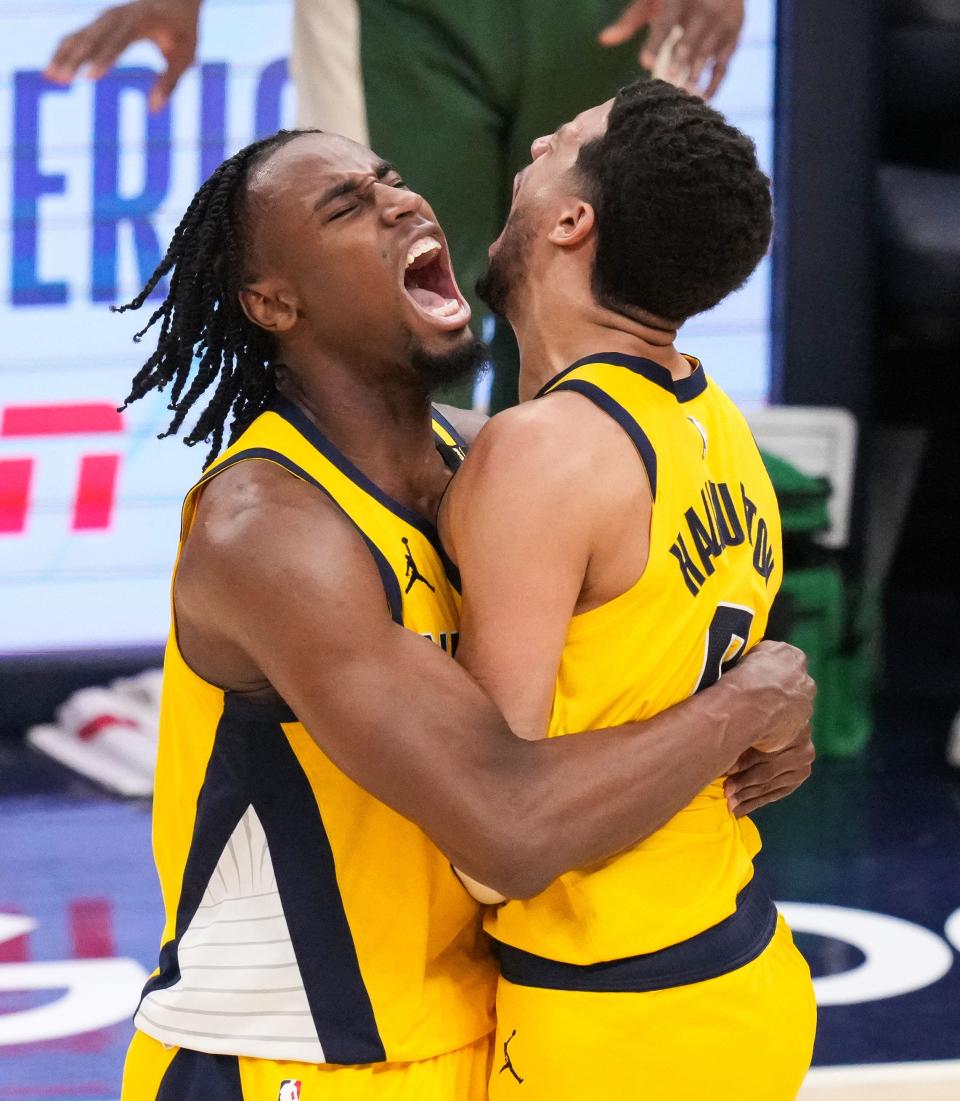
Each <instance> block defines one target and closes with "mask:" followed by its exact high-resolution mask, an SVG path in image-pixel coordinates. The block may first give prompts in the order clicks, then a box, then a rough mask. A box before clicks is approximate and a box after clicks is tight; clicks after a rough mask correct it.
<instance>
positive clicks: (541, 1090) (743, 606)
mask: <svg viewBox="0 0 960 1101" xmlns="http://www.w3.org/2000/svg"><path fill="white" fill-rule="evenodd" d="M531 155H532V162H531V163H530V164H529V165H528V166H527V167H526V168H525V169H524V170H523V172H522V173H521V174H520V175H519V176H518V178H517V181H516V184H515V191H514V200H513V208H512V211H511V214H510V218H509V219H508V221H507V225H506V228H505V229H504V231H503V234H502V235H501V237H500V238H499V240H498V241H496V242H495V243H494V245H493V246H492V247H491V264H490V269H489V272H488V274H487V276H486V277H485V278H484V279H483V280H481V284H480V292H481V293H482V294H484V295H485V296H486V298H487V301H488V303H489V304H490V305H491V307H493V308H495V309H497V310H498V312H500V313H501V314H502V315H505V316H506V317H507V318H508V319H509V321H510V323H511V325H512V326H513V328H514V331H515V332H516V334H517V337H518V340H519V343H520V348H521V364H522V368H521V397H522V398H524V399H534V398H536V399H537V400H526V401H524V402H523V404H521V405H520V406H518V407H517V408H515V409H512V410H509V411H508V412H506V413H503V414H501V415H500V416H498V417H495V418H494V419H493V420H492V421H490V423H489V424H488V425H487V426H486V427H485V428H484V429H483V430H482V431H481V432H480V434H479V436H478V438H477V441H476V444H475V445H474V447H473V449H472V451H471V454H470V456H469V457H468V458H467V460H466V462H465V463H464V466H463V470H462V472H461V473H460V474H459V475H458V476H457V478H456V480H455V481H454V484H453V486H452V488H451V491H450V492H449V493H448V494H447V495H446V497H445V499H444V504H443V508H442V510H441V517H440V520H441V523H440V531H441V535H442V537H443V540H444V544H445V546H446V548H447V550H448V551H449V552H450V554H451V556H452V557H453V558H454V559H455V561H456V563H457V565H458V567H459V568H460V570H461V571H462V577H463V608H462V635H461V644H460V648H459V652H458V660H459V661H460V662H462V664H463V665H464V666H465V668H466V669H467V670H468V671H469V672H471V673H472V674H473V675H474V676H475V677H476V678H477V680H478V681H479V682H480V684H481V685H483V687H484V688H485V689H486V691H487V692H488V693H489V694H490V696H491V697H492V698H493V700H494V701H495V702H496V703H497V704H498V706H499V707H500V708H501V710H502V712H503V714H504V716H505V717H506V719H507V721H508V723H509V724H510V726H511V729H513V730H514V731H515V732H516V733H517V734H519V735H521V736H523V737H525V738H531V739H549V740H554V739H556V740H558V741H565V740H566V739H565V738H563V737H559V736H560V735H564V734H569V733H571V732H576V731H579V730H582V729H584V728H585V727H593V726H607V725H610V724H611V723H618V722H622V721H624V720H625V719H626V718H630V719H633V718H635V717H637V716H644V717H647V716H651V715H655V714H657V712H659V711H662V710H663V709H664V708H666V707H670V706H671V705H672V704H675V703H677V702H678V701H679V700H682V699H684V698H686V697H689V696H690V695H691V694H693V693H694V692H699V691H702V690H703V689H705V688H707V686H709V685H711V684H714V683H715V682H717V681H718V678H720V675H721V673H724V674H725V675H729V674H727V673H726V670H728V669H729V668H730V666H731V664H733V663H734V662H735V661H736V659H737V658H738V657H739V656H740V654H741V653H742V652H744V651H745V650H747V649H749V648H750V647H752V646H753V645H755V644H756V642H757V640H758V639H760V638H762V637H763V634H764V630H765V628H766V623H767V616H768V614H769V611H770V606H771V603H772V601H773V599H774V597H775V595H776V592H777V589H778V587H779V584H780V577H781V574H782V552H781V545H780V518H779V514H778V509H777V502H776V498H775V496H774V493H773V487H772V485H771V484H770V479H769V477H768V476H767V474H766V471H765V469H764V466H763V462H762V460H761V458H760V454H759V452H758V450H757V446H756V444H755V443H754V441H753V437H752V436H751V434H750V430H749V428H748V427H747V424H746V422H745V421H744V419H743V417H742V415H741V414H740V413H739V411H738V410H737V409H736V407H735V406H734V405H733V403H732V402H731V401H730V399H729V398H728V397H727V396H726V395H725V394H723V393H722V391H721V390H720V389H719V388H718V386H717V384H716V383H715V382H714V381H712V380H711V379H709V378H708V377H707V375H706V374H705V373H704V369H703V367H702V366H701V365H700V364H699V363H698V362H697V361H696V360H693V359H691V358H689V357H686V356H683V355H681V354H680V353H679V352H678V351H677V350H676V348H675V347H674V340H675V338H676V330H677V329H678V328H679V327H680V325H681V324H682V323H683V322H684V321H685V320H686V319H687V318H688V317H690V316H693V315H695V314H698V313H700V312H702V311H703V310H707V309H710V308H711V307H713V306H715V305H716V304H717V303H718V302H719V301H720V300H721V299H723V298H724V297H726V295H727V294H729V293H730V292H731V291H733V290H735V289H736V288H737V287H738V286H740V285H741V284H742V283H743V282H744V280H745V279H746V278H747V277H748V276H749V275H750V273H751V272H752V271H753V269H754V268H755V267H756V265H757V264H758V263H759V261H760V259H761V257H762V256H763V254H764V252H765V251H766V248H767V244H768V242H769V238H770V229H771V213H770V191H769V182H768V180H767V179H766V177H765V176H764V175H763V173H762V172H761V171H760V168H759V167H758V165H757V161H756V154H755V151H754V148H753V145H752V143H751V142H750V141H749V139H747V138H746V137H744V135H743V134H741V133H740V132H739V131H738V130H735V129H734V128H733V127H732V126H729V125H728V124H727V123H726V122H725V121H724V119H723V118H722V116H720V115H719V114H717V112H716V111H714V110H712V109H711V108H710V107H708V106H707V105H706V104H705V103H703V101H702V100H700V99H699V98H697V97H696V96H691V95H689V94H688V93H686V92H684V91H682V90H680V89H677V88H674V87H672V86H671V85H669V84H665V83H663V82H661V81H656V80H653V81H649V82H646V83H642V84H634V85H631V86H629V87H627V88H624V89H623V90H622V91H621V92H620V94H619V95H618V96H617V98H616V99H615V100H613V101H611V102H610V103H606V104H603V105H602V106H600V107H596V108H593V109H592V110H590V111H587V112H584V113H583V114H581V115H579V116H578V117H577V118H575V119H574V120H573V121H572V122H570V123H568V124H566V125H565V126H563V127H561V128H560V129H559V130H558V131H557V132H556V133H554V134H551V135H549V136H548V137H544V138H539V139H538V140H537V141H536V142H534V144H533V147H532V150H531ZM545 532H549V534H550V538H549V539H545V538H544V533H545ZM719 683H721V684H722V683H723V682H722V680H720V682H719ZM704 733H705V734H706V731H704ZM541 744H543V743H542V742H541ZM717 776H718V777H720V779H717V778H716V777H711V781H710V782H709V783H708V784H706V785H704V788H703V790H702V791H700V792H698V793H696V795H695V796H694V797H693V798H692V799H691V800H690V802H689V804H688V805H686V806H684V807H683V808H682V809H680V810H679V813H677V814H676V815H674V816H673V817H672V818H671V820H670V821H669V822H667V823H665V824H663V825H662V827H661V828H660V829H658V830H657V831H655V832H654V833H653V834H651V835H650V836H648V837H647V838H645V839H644V840H643V841H642V842H641V843H639V844H637V845H634V846H632V847H630V848H629V849H627V850H626V851H624V852H621V853H619V854H618V855H617V856H616V857H614V858H613V859H612V860H604V861H600V862H595V863H593V864H592V865H590V866H588V867H581V868H577V869H574V870H572V871H569V872H566V873H564V874H562V875H561V876H559V877H558V878H557V879H556V880H555V881H554V882H552V883H551V884H550V885H549V886H548V887H547V888H546V890H544V891H542V892H540V893H539V894H538V895H536V896H535V897H533V898H525V899H512V900H510V901H508V902H505V903H504V904H503V905H501V906H499V907H498V908H497V909H496V910H491V911H490V913H489V914H488V915H487V918H486V928H487V930H488V932H489V933H490V934H491V935H492V936H493V937H494V938H495V939H496V941H497V942H498V956H499V959H500V964H501V969H502V978H501V980H500V983H499V985H498V992H497V1012H496V1016H497V1044H496V1050H497V1053H498V1054H500V1053H503V1054H504V1055H505V1060H504V1062H505V1064H506V1062H507V1059H506V1056H509V1066H506V1069H503V1068H500V1067H495V1068H494V1074H493V1076H492V1078H491V1084H490V1097H491V1101H506V1099H508V1098H511V1097H513V1096H514V1095H515V1094H516V1095H517V1096H522V1097H524V1098H528V1099H530V1101H575V1099H576V1101H580V1099H582V1098H587V1097H591V1098H592V1097H597V1098H623V1099H627V1098H640V1097H649V1098H656V1099H658V1101H659V1099H663V1101H667V1099H669V1101H702V1099H704V1098H709V1097H715V1098H723V1099H725V1101H726V1099H728V1098H738V1099H741V1101H788V1099H790V1098H793V1097H795V1096H796V1094H797V1090H798V1089H799V1088H800V1084H801V1082H802V1080H803V1077H804V1075H805V1073H806V1071H807V1068H808V1067H809V1064H810V1057H811V1054H812V1048H813V1038H814V1030H815V1023H816V1009H815V1002H814V996H813V986H812V983H811V981H810V972H809V969H808V967H807V965H806V963H805V961H804V960H803V958H802V956H801V955H800V953H799V952H798V951H797V950H796V948H795V947H794V945H793V941H792V939H791V936H790V931H789V929H788V928H787V927H786V925H785V924H784V923H783V919H782V918H780V919H778V915H777V910H776V907H775V906H774V904H773V903H772V902H771V901H770V899H769V897H767V896H766V895H765V893H764V891H763V888H762V886H761V885H760V883H759V882H758V881H757V879H756V878H755V877H754V869H753V857H754V856H755V855H756V853H757V851H758V850H759V848H760V839H759V835H758V833H757V830H756V828H755V827H754V826H753V823H752V822H751V821H750V819H749V818H747V817H743V816H742V814H741V815H740V816H738V815H735V814H734V813H733V812H732V810H731V808H730V807H729V806H728V804H727V801H726V799H725V798H724V784H723V774H722V773H718V774H717ZM748 809H750V801H749V795H748V796H747V798H746V800H745V802H744V803H743V805H742V807H741V811H744V810H748ZM478 893H479V892H478ZM482 897H483V898H484V899H485V900H487V901H493V900H492V899H490V895H489V892H484V893H483V894H482ZM500 901H501V902H503V900H502V899H501V900H500ZM511 1068H512V1070H513V1073H511ZM517 1076H521V1077H522V1079H523V1082H522V1086H523V1088H522V1091H520V1092H519V1093H517V1091H518V1089H519V1086H520V1083H519V1081H518V1077H517Z"/></svg>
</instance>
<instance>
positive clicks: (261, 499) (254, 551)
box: [177, 459, 374, 595]
mask: <svg viewBox="0 0 960 1101" xmlns="http://www.w3.org/2000/svg"><path fill="white" fill-rule="evenodd" d="M198 492H199V493H200V499H199V501H198V504H197V510H196V514H195V517H194V520H193V524H192V525H191V528H190V531H189V533H188V535H187V537H186V538H185V540H184V546H183V555H182V558H181V565H180V569H179V570H178V575H177V590H178V595H186V594H188V593H189V592H190V591H191V590H194V589H195V588H196V587H197V586H198V585H199V586H202V587H205V588H211V587H212V588H213V589H214V590H215V589H216V588H217V587H219V585H220V584H222V585H223V586H225V587H227V588H229V590H230V591H232V592H233V593H239V592H242V591H243V590H244V589H245V588H249V587H252V586H259V585H263V584H264V583H270V584H271V586H273V585H274V584H276V583H277V579H278V576H279V575H280V574H285V575H287V576H288V577H290V578H291V579H292V578H293V577H300V578H301V579H302V575H303V574H304V573H305V572H307V571H311V572H313V573H317V572H318V570H319V568H320V567H319V563H323V567H322V569H323V571H325V572H327V573H329V574H331V575H335V576H336V577H337V579H338V580H339V581H342V580H344V575H345V574H353V575H357V574H359V575H360V577H361V578H364V579H365V575H366V573H367V571H368V569H374V566H373V562H372V559H371V558H370V554H369V552H368V551H367V549H366V547H365V546H364V543H363V541H362V539H361V537H360V535H359V533H358V531H357V529H356V526H355V525H354V524H353V522H352V521H351V520H350V518H349V517H348V516H347V515H346V514H345V513H344V512H343V510H342V509H341V508H340V507H339V506H338V505H337V504H336V503H335V502H334V501H333V500H332V499H331V498H329V497H328V496H327V495H326V494H325V493H324V492H322V491H321V490H319V489H317V487H316V486H313V485H310V484H309V483H307V482H305V481H303V480H302V479H301V478H298V477H296V476H295V475H293V474H291V473H289V472H288V471H287V470H285V469H284V468H283V467H281V466H279V465H277V464H275V463H271V462H269V461H266V460H262V459H251V460H248V461H245V462H242V463H238V464H237V465H236V466H234V467H231V468H230V469H229V470H225V471H223V473H221V474H218V475H216V476H215V477H214V478H212V479H211V481H210V482H209V483H208V484H206V485H205V486H203V487H202V488H201V489H200V490H198ZM307 548H322V550H323V553H322V554H314V553H310V554H308V553H306V550H307Z"/></svg>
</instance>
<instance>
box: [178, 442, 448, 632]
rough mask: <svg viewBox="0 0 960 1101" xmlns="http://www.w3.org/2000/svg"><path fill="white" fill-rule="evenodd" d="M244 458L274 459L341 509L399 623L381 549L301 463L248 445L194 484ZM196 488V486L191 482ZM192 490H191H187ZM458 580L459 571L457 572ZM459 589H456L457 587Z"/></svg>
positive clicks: (393, 578) (393, 582)
mask: <svg viewBox="0 0 960 1101" xmlns="http://www.w3.org/2000/svg"><path fill="white" fill-rule="evenodd" d="M248 459H266V460H267V461H268V462H272V463H276V464H277V465H278V466H282V467H283V469H284V470H286V471H289V473H291V474H293V475H295V476H296V477H298V478H301V479H302V480H303V481H305V482H306V483H307V484H308V485H312V486H313V487H314V488H315V489H319V490H320V492H321V493H324V494H326V496H327V497H329V499H330V500H331V501H332V502H333V504H335V505H336V506H337V508H338V509H339V510H340V511H341V512H342V513H343V515H344V516H345V517H346V518H347V519H348V520H349V521H350V523H351V524H353V526H354V527H355V528H356V530H357V533H358V534H359V535H360V537H361V538H362V539H363V541H364V543H366V544H367V550H369V551H370V553H371V554H372V555H373V561H374V562H375V563H376V566H377V572H378V573H379V574H380V580H381V582H382V583H383V591H384V593H385V594H386V597H387V606H388V607H389V609H390V616H391V618H392V619H393V621H394V623H397V624H399V625H400V626H401V627H402V626H403V597H402V596H401V595H400V581H399V579H398V578H397V575H396V573H395V572H394V570H393V567H392V566H391V565H390V563H389V562H388V561H387V559H386V555H384V553H383V551H382V550H380V548H379V547H378V546H377V545H376V543H374V541H373V540H372V539H371V538H370V537H369V536H368V535H367V533H366V532H365V531H364V530H363V528H361V527H360V525H359V524H358V523H357V522H356V520H354V518H353V517H352V516H351V515H350V513H349V512H347V510H346V509H345V508H344V507H343V506H342V505H341V504H340V502H339V501H338V500H337V499H336V498H335V497H334V496H333V494H332V493H331V492H330V490H329V489H327V487H326V486H325V485H322V484H321V483H320V482H318V481H317V479H316V478H314V477H313V476H312V475H310V474H308V473H307V472H306V471H305V470H304V469H303V467H302V466H298V465H297V464H296V463H295V462H293V461H292V460H291V459H288V458H287V457H286V455H284V454H283V453H282V452H280V451H273V450H271V449H270V448H268V447H249V448H246V449H245V450H244V451H238V452H237V453H236V454H235V455H231V456H230V458H229V459H226V460H225V461H224V462H222V463H220V464H219V466H215V467H212V468H211V470H210V471H209V473H207V474H205V475H204V476H203V477H202V478H201V479H200V481H199V482H197V486H201V485H204V484H205V483H206V482H208V481H210V479H211V478H214V477H216V476H217V474H219V473H220V471H222V470H226V469H227V468H228V467H231V466H236V464H237V463H242V462H245V461H246V460H248ZM194 489H196V486H194ZM191 492H192V491H191ZM458 580H459V575H458ZM458 591H459V589H458Z"/></svg>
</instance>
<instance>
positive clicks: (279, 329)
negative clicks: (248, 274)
mask: <svg viewBox="0 0 960 1101" xmlns="http://www.w3.org/2000/svg"><path fill="white" fill-rule="evenodd" d="M238 297H239V299H240V308H241V309H242V310H243V312H244V313H245V314H246V315H247V317H248V318H249V320H250V321H252V322H253V323H254V325H259V326H260V328H261V329H266V330H267V332H271V333H285V332H286V331H287V330H288V329H290V328H292V327H293V324H294V322H295V321H296V320H297V307H296V303H295V302H294V301H293V298H292V296H291V295H289V294H287V293H286V291H285V290H284V289H283V288H282V287H278V286H277V285H276V284H275V283H273V282H272V281H270V280H267V279H264V280H260V281H257V282H254V283H248V284H247V285H246V286H245V287H241V288H240V290H239V292H238Z"/></svg>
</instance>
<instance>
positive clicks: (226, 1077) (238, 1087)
mask: <svg viewBox="0 0 960 1101" xmlns="http://www.w3.org/2000/svg"><path fill="white" fill-rule="evenodd" d="M210 1098H215V1099H216V1101H243V1085H242V1083H241V1081H240V1061H239V1060H238V1059H237V1057H236V1055H210V1054H209V1053H208V1052H205V1051H191V1050H190V1049H189V1048H185V1047H182V1048H180V1050H179V1051H178V1052H177V1054H176V1055H174V1057H173V1059H172V1060H171V1061H170V1066H168V1067H167V1069H166V1072H165V1073H164V1076H163V1080H162V1081H161V1083H160V1089H159V1090H158V1091H157V1095H156V1101H210Z"/></svg>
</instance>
